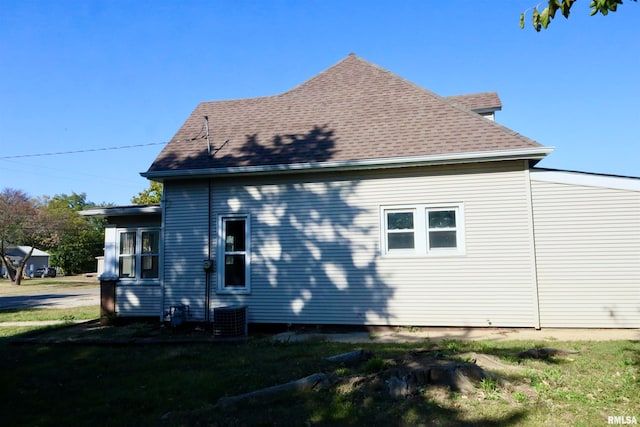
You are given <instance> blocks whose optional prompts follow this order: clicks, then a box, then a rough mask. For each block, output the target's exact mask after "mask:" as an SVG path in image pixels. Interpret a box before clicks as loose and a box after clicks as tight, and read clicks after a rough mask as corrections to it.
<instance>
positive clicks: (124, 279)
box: [115, 227, 162, 284]
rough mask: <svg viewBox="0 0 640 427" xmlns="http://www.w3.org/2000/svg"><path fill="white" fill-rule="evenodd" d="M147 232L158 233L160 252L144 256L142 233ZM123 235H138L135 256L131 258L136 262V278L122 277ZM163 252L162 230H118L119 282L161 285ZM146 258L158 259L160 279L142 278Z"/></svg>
mask: <svg viewBox="0 0 640 427" xmlns="http://www.w3.org/2000/svg"><path fill="white" fill-rule="evenodd" d="M145 232H157V233H158V252H152V253H148V254H144V255H143V254H142V233H145ZM123 233H136V243H135V244H136V251H135V254H133V255H131V256H130V257H131V258H133V259H134V260H135V263H136V269H135V277H120V260H121V259H122V255H121V254H120V243H121V238H120V236H121V235H122V234H123ZM161 252H162V233H161V230H160V228H157V227H128V228H118V229H116V259H117V262H116V270H115V274H116V276H118V280H119V281H120V282H122V283H127V284H157V283H160V274H161V272H160V270H161V269H162V266H161V265H160V264H161V261H160V253H161ZM146 256H157V257H158V277H147V278H143V277H142V259H143V258H144V257H146Z"/></svg>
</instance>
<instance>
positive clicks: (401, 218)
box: [387, 212, 413, 230]
mask: <svg viewBox="0 0 640 427" xmlns="http://www.w3.org/2000/svg"><path fill="white" fill-rule="evenodd" d="M387 229H388V230H413V212H389V213H387Z"/></svg>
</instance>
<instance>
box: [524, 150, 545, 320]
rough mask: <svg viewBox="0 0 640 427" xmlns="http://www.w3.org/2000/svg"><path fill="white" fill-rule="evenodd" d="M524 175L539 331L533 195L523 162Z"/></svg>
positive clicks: (533, 286)
mask: <svg viewBox="0 0 640 427" xmlns="http://www.w3.org/2000/svg"><path fill="white" fill-rule="evenodd" d="M524 175H525V178H526V179H525V188H526V192H527V202H528V204H529V206H528V209H527V215H528V217H529V218H528V223H529V244H530V245H531V247H532V248H533V249H532V250H533V253H534V256H532V257H531V290H532V293H533V316H534V319H535V328H536V329H540V327H541V324H540V291H539V289H538V266H537V253H536V229H535V224H534V221H533V194H532V191H531V174H530V172H529V167H528V164H527V162H526V161H525V165H524Z"/></svg>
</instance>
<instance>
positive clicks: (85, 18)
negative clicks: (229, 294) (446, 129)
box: [0, 0, 640, 204]
mask: <svg viewBox="0 0 640 427" xmlns="http://www.w3.org/2000/svg"><path fill="white" fill-rule="evenodd" d="M535 4H538V0H517V1H507V0H504V1H473V2H471V1H461V0H459V1H438V2H436V1H418V0H416V1H402V2H390V1H375V0H367V1H357V0H354V1H345V0H322V1H320V0H318V1H303V0H290V1H270V0H255V1H240V0H234V1H223V0H219V1H213V0H207V1H188V0H181V1H178V0H175V1H164V0H153V1H146V0H130V1H122V0H111V1H92V0H84V1H77V0H73V1H66V0H56V1H48V0H40V1H30V0H5V1H3V2H2V3H1V4H0V64H1V66H0V188H6V187H9V188H14V189H19V190H23V191H25V192H27V193H28V194H30V195H31V196H34V197H38V196H42V195H49V196H53V195H55V194H62V193H66V194H70V193H72V192H76V193H86V194H87V198H88V200H90V201H92V202H95V203H101V202H112V203H116V204H128V203H129V202H130V199H131V197H132V196H134V195H136V194H137V193H138V192H139V191H141V190H143V189H145V188H146V187H147V186H148V183H147V181H146V180H145V179H144V178H142V177H140V175H139V173H140V172H144V171H145V170H147V168H148V167H149V165H150V164H151V162H152V161H153V159H154V158H155V156H156V155H157V154H158V153H159V152H160V150H161V148H162V145H149V146H146V147H138V148H129V149H120V150H109V151H95V152H87V153H76V154H64V155H55V156H43V157H18V158H15V157H14V158H9V159H7V158H6V157H9V156H25V155H32V154H42V153H55V152H65V151H78V150H93V149H101V148H109V147H122V146H127V145H138V144H157V143H161V142H165V141H168V140H169V139H170V138H171V137H172V136H173V134H174V133H175V132H176V131H177V130H178V128H179V126H180V125H181V124H182V123H183V122H184V120H186V118H187V117H188V115H189V114H190V113H191V111H192V110H193V109H194V108H195V107H196V105H197V104H198V103H199V102H201V101H210V100H220V99H231V98H245V97H255V96H264V95H274V94H277V93H281V92H283V91H286V90H288V89H290V88H292V87H294V86H296V85H298V84H300V83H302V82H303V81H305V80H307V79H309V78H310V77H312V76H314V75H315V74H317V73H319V72H321V71H323V70H324V69H326V68H328V67H330V66H331V65H333V64H335V63H336V62H338V61H340V60H341V59H342V58H344V57H345V56H346V55H348V54H349V53H350V52H354V53H356V54H357V55H359V56H361V57H363V58H364V59H366V60H369V61H371V62H373V63H376V64H378V65H380V66H381V67H383V68H386V69H387V70H389V71H392V72H394V73H396V74H398V75H400V76H402V77H404V78H406V79H408V80H410V81H413V82H415V83H417V84H418V85H420V86H422V87H425V88H427V89H429V90H432V91H433V92H435V93H438V94H440V95H455V94H462V93H472V92H484V91H497V92H498V93H499V94H500V96H501V98H502V102H503V111H501V112H499V113H498V115H497V120H498V121H499V122H501V123H502V124H504V125H506V126H508V127H510V128H512V129H513V130H515V131H517V132H519V133H521V134H523V135H526V136H528V137H530V138H532V139H535V140H536V141H538V142H540V143H542V144H544V145H547V146H553V147H555V152H553V153H552V154H551V155H549V157H548V158H547V159H545V160H543V161H542V162H541V163H540V164H539V165H540V166H543V167H550V168H561V169H571V170H582V171H588V172H599V173H607V174H617V175H631V176H640V148H639V146H640V108H638V100H640V78H639V77H638V71H639V70H640V48H638V40H640V4H638V3H634V2H630V1H625V4H623V5H622V6H620V7H619V9H618V12H616V13H613V14H610V15H609V16H607V17H602V16H594V17H589V8H588V6H589V0H579V1H578V2H577V3H576V4H575V6H574V8H573V13H572V16H571V18H570V19H569V20H565V19H564V18H562V17H561V16H559V17H558V18H557V19H556V20H555V21H554V22H552V24H551V26H550V27H549V29H548V30H546V31H543V32H541V33H536V32H535V31H534V30H533V28H531V27H530V26H528V27H527V28H526V29H525V30H520V28H519V27H518V20H519V15H520V13H521V12H522V11H523V10H525V9H527V8H529V7H531V6H533V5H535ZM527 24H528V23H527Z"/></svg>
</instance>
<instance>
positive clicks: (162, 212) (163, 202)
mask: <svg viewBox="0 0 640 427" xmlns="http://www.w3.org/2000/svg"><path fill="white" fill-rule="evenodd" d="M162 186H163V188H162V196H161V197H160V260H159V261H160V265H161V266H162V268H161V269H160V323H162V322H164V301H165V299H164V296H165V282H164V268H165V267H164V265H165V263H164V260H165V256H164V255H165V254H164V230H165V228H166V227H165V221H166V218H167V215H166V209H167V199H166V197H167V196H166V194H167V191H166V188H164V186H165V185H164V182H163V183H162Z"/></svg>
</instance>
